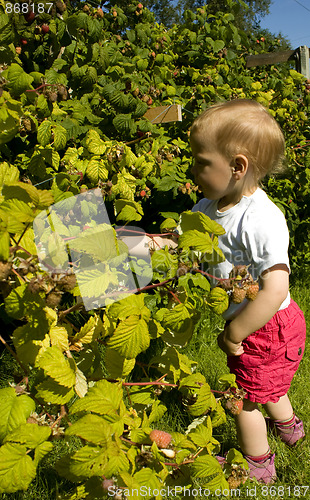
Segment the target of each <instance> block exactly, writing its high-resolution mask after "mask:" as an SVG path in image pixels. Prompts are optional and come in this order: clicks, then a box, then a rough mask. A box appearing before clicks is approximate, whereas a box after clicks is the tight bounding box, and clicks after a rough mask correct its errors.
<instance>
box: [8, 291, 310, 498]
mask: <svg viewBox="0 0 310 500" xmlns="http://www.w3.org/2000/svg"><path fill="white" fill-rule="evenodd" d="M291 296H292V298H293V299H294V300H295V301H296V302H297V303H298V305H299V306H300V308H301V309H302V310H303V312H304V315H305V318H306V322H307V325H308V331H309V325H310V289H309V287H308V284H304V283H303V282H297V283H296V284H294V286H292V287H291ZM223 325H224V320H223V319H222V318H220V317H218V316H216V315H213V314H210V315H208V317H204V318H203V319H202V320H201V321H200V323H199V324H198V325H197V330H196V333H195V335H194V337H193V339H192V340H191V342H190V344H189V345H188V346H187V347H186V349H185V353H186V354H187V355H188V356H189V357H190V358H191V359H194V360H195V361H197V362H198V367H197V370H198V371H200V372H201V373H203V374H204V376H205V377H206V379H207V382H208V383H209V384H210V386H211V388H212V389H219V390H221V387H220V386H219V384H218V378H219V377H220V376H221V375H223V374H224V373H228V369H227V366H226V356H225V354H224V353H222V352H221V351H220V350H219V348H218V346H217V342H216V338H217V335H218V333H219V332H220V331H221V330H222V328H223ZM0 363H1V365H2V369H1V374H0V386H2V387H3V386H6V385H7V381H8V379H9V380H10V381H13V380H14V379H13V375H14V372H15V371H16V370H17V366H16V362H15V360H11V361H10V356H8V355H7V354H6V353H3V354H1V355H0ZM309 373H310V351H309V339H307V344H306V350H305V354H304V357H303V359H302V361H301V364H300V367H299V370H298V372H297V373H296V375H295V377H294V379H293V382H292V385H291V389H290V391H289V395H290V399H291V402H292V404H293V407H294V410H295V412H296V414H297V415H298V416H299V417H300V418H301V419H302V420H303V422H304V427H305V431H306V434H307V435H308V434H309V432H310V416H309V403H310V396H309V391H308V387H309ZM168 399H169V410H170V411H169V412H168V413H167V414H165V416H164V418H163V420H162V421H161V422H159V423H158V427H159V428H165V429H167V430H174V431H179V432H184V429H186V427H187V425H188V423H189V421H190V420H189V418H188V416H187V414H186V413H185V412H184V409H183V407H182V403H181V402H180V400H179V397H178V393H177V391H171V392H170V393H169V396H168ZM214 437H215V438H216V439H217V440H218V441H219V442H220V443H221V448H222V452H224V451H226V450H228V449H229V448H232V447H233V448H236V449H239V447H238V442H237V437H236V429H235V424H234V420H233V418H232V417H231V416H230V415H227V423H226V424H225V425H223V426H221V427H219V428H215V429H214ZM54 443H55V446H54V450H53V452H52V453H51V454H50V455H49V456H48V457H46V458H45V459H44V460H43V461H42V462H41V464H40V466H39V469H38V475H37V477H36V479H35V480H34V481H33V482H32V483H31V485H30V487H29V489H28V491H26V492H18V493H15V494H4V495H3V496H2V497H1V498H3V500H38V499H40V500H53V499H56V498H64V497H63V496H62V495H65V494H66V493H67V492H69V491H70V490H71V489H73V488H72V486H73V485H72V484H71V483H69V482H67V481H66V480H65V479H63V478H61V477H60V476H59V475H58V474H57V473H56V472H55V471H53V465H54V463H55V462H56V461H57V458H58V457H60V456H61V455H63V453H64V450H65V449H66V451H70V450H69V449H68V445H67V444H66V443H65V442H64V441H63V440H59V441H56V442H54ZM269 444H270V447H271V450H272V451H273V452H274V453H275V454H276V459H275V464H276V469H277V474H278V480H277V482H276V483H275V485H274V488H273V489H272V490H270V491H271V493H270V494H268V495H266V491H267V490H266V489H263V488H262V486H261V485H258V484H256V495H255V496H252V497H250V489H252V490H253V488H254V486H255V484H254V483H253V482H251V483H250V482H247V483H246V484H245V485H244V486H243V487H241V488H240V492H239V493H238V494H236V495H235V496H232V495H231V496H229V495H228V494H227V495H225V496H222V497H216V498H241V499H244V500H246V499H248V498H255V499H257V500H263V499H266V498H273V499H276V500H279V499H282V500H283V499H285V500H290V499H291V498H297V497H298V496H297V495H296V494H295V495H294V490H293V488H294V486H310V467H309V456H310V445H309V441H308V439H307V438H306V439H305V440H304V441H303V443H301V444H300V445H298V446H297V447H296V448H289V447H287V446H285V445H284V444H283V443H282V442H281V440H280V439H279V438H275V437H273V436H270V439H269ZM281 487H283V489H284V490H281ZM288 487H291V492H290V493H289V490H288ZM304 491H305V490H302V489H301V495H300V498H306V499H310V487H309V491H308V492H306V494H305V495H304ZM58 494H59V495H61V496H58ZM111 498H112V497H111ZM175 498H176V497H175ZM184 498H190V497H189V496H186V497H184ZM191 498H194V497H191ZM195 498H199V497H197V496H196V497H195ZM203 498H207V497H203ZM214 498H215V497H214Z"/></svg>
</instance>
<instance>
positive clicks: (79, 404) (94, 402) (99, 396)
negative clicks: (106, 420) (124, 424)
mask: <svg viewBox="0 0 310 500" xmlns="http://www.w3.org/2000/svg"><path fill="white" fill-rule="evenodd" d="M122 399H123V390H122V386H121V385H118V384H114V383H111V382H108V381H107V380H99V382H96V384H95V385H94V386H93V387H90V388H89V390H88V393H87V394H86V396H85V397H84V398H82V399H79V400H78V401H75V403H73V405H72V407H71V413H77V412H79V411H83V410H86V411H91V412H93V413H99V415H109V414H113V415H114V414H115V411H116V410H118V409H119V406H120V404H121V401H122Z"/></svg>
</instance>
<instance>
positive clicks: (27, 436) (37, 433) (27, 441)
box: [3, 423, 51, 448]
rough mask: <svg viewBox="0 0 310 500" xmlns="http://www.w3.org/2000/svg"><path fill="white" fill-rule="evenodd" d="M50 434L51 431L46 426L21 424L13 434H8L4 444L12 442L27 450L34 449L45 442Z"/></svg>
mask: <svg viewBox="0 0 310 500" xmlns="http://www.w3.org/2000/svg"><path fill="white" fill-rule="evenodd" d="M50 434H51V429H50V427H49V426H48V425H36V424H27V423H26V424H22V425H20V426H19V427H17V429H15V430H14V431H13V432H11V433H10V434H8V435H7V436H6V437H5V439H4V441H3V442H4V443H7V442H14V443H20V444H24V445H26V446H27V448H36V447H37V446H39V445H40V444H42V443H43V442H44V441H46V440H47V439H48V438H49V437H50Z"/></svg>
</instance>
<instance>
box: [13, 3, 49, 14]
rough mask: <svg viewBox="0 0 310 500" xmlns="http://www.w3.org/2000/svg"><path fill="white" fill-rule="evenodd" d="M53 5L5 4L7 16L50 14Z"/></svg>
mask: <svg viewBox="0 0 310 500" xmlns="http://www.w3.org/2000/svg"><path fill="white" fill-rule="evenodd" d="M52 6H53V4H52V3H37V4H36V3H32V4H30V5H29V4H28V3H10V2H6V3H5V12H6V13H7V14H12V13H14V14H28V13H30V12H34V13H37V14H43V13H47V14H49V12H50V10H51V8H52Z"/></svg>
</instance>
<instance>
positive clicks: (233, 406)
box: [226, 398, 243, 415]
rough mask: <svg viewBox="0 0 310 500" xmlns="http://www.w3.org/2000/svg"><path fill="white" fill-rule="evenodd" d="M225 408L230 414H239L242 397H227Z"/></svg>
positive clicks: (241, 406) (241, 407)
mask: <svg viewBox="0 0 310 500" xmlns="http://www.w3.org/2000/svg"><path fill="white" fill-rule="evenodd" d="M226 408H227V410H229V411H230V413H231V414H232V415H239V414H240V413H241V412H242V409H243V401H242V399H234V398H232V399H229V400H228V401H227V402H226Z"/></svg>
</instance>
